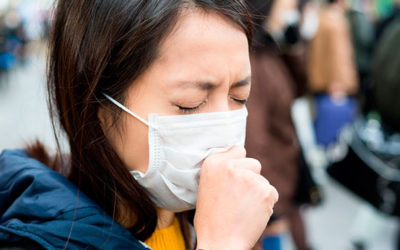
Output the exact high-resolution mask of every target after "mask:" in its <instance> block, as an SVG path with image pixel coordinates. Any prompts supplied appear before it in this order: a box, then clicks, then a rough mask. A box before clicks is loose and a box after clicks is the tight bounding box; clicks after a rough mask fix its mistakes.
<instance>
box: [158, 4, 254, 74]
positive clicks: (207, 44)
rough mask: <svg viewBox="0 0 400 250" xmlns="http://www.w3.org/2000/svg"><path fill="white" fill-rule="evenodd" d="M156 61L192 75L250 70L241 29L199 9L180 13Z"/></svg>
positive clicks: (219, 16) (217, 15)
mask: <svg viewBox="0 0 400 250" xmlns="http://www.w3.org/2000/svg"><path fill="white" fill-rule="evenodd" d="M157 61H158V63H161V64H168V65H169V66H170V67H174V66H176V67H179V68H181V69H182V70H183V69H185V70H186V71H189V72H191V73H196V72H198V73H203V72H204V71H207V72H210V73H212V72H213V71H215V72H217V71H219V72H226V70H229V71H230V72H232V71H239V70H242V71H246V70H247V71H250V63H249V47H248V40H247V37H246V34H245V32H244V30H243V29H242V28H241V27H240V26H239V25H237V24H235V23H234V22H233V21H231V20H229V19H228V18H226V17H224V16H222V15H219V14H217V13H215V12H205V11H202V10H198V9H190V10H185V11H183V13H182V14H181V15H180V17H179V18H178V22H177V24H176V26H175V27H174V29H173V30H172V32H171V33H170V34H169V35H168V36H167V37H166V38H165V39H164V41H163V42H162V43H161V45H160V48H159V58H158V60H157ZM224 70H225V71H224ZM246 73H248V72H246ZM243 74H245V73H243Z"/></svg>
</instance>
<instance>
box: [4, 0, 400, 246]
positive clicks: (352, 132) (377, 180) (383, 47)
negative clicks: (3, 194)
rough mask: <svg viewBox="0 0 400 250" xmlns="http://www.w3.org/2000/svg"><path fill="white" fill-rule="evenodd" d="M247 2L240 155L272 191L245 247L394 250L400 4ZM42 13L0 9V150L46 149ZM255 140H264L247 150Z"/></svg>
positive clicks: (22, 3)
mask: <svg viewBox="0 0 400 250" xmlns="http://www.w3.org/2000/svg"><path fill="white" fill-rule="evenodd" d="M248 2H249V5H250V6H251V7H252V11H253V13H254V14H255V21H254V22H255V23H256V25H257V27H256V34H255V43H254V48H253V52H254V53H253V55H252V66H253V71H254V72H253V76H255V77H254V81H253V92H252V96H251V99H250V101H249V104H248V109H249V124H248V126H249V128H251V131H256V132H255V134H252V133H251V132H248V136H247V141H246V146H247V147H248V151H249V155H257V156H258V157H257V158H262V159H263V161H262V163H263V167H264V165H265V166H267V167H265V169H263V174H264V175H265V176H266V177H267V178H268V179H269V180H270V181H271V183H272V184H273V185H275V186H276V187H277V188H278V191H279V192H280V193H281V201H280V204H278V207H277V211H276V217H274V218H273V219H272V221H271V223H270V225H269V226H268V228H267V230H266V232H265V233H264V235H263V237H262V238H261V239H260V242H259V245H258V246H257V247H256V249H272V250H274V249H283V250H291V249H299V250H302V249H314V250H359V249H360V250H362V249H371V250H372V249H373V250H400V233H399V232H400V222H399V216H400V1H397V0H347V1H345V0H337V1H335V0H327V1H322V0H320V1H312V0H309V1H306V0H275V1H273V0H270V1H269V0H260V1H256V0H254V1H253V0H248ZM53 4H54V2H53V1H50V0H0V151H1V150H3V149H5V148H21V147H24V146H25V145H26V144H27V143H31V142H33V140H34V139H36V138H39V139H40V140H41V141H42V142H44V143H45V145H47V146H48V148H49V149H52V150H56V143H55V141H54V136H53V130H52V126H51V122H50V117H49V112H48V110H47V94H46V41H47V38H48V34H49V29H50V28H51V16H52V6H53ZM254 90H256V91H254ZM261 103H262V105H261ZM264 117H265V119H264ZM260 120H263V121H264V120H265V121H266V123H261V122H259V121H260ZM249 130H250V129H249ZM260 134H265V135H266V137H265V138H270V139H268V140H265V141H262V142H261V144H257V143H259V142H257V143H256V142H255V141H256V140H253V138H254V137H257V136H259V135H260ZM282 159H293V160H292V161H290V162H289V161H288V160H287V161H284V160H282ZM264 163H265V164H264ZM244 216H245V215H244Z"/></svg>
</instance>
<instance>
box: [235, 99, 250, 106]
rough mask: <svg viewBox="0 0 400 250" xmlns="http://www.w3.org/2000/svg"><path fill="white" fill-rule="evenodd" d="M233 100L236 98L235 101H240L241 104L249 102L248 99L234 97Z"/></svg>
mask: <svg viewBox="0 0 400 250" xmlns="http://www.w3.org/2000/svg"><path fill="white" fill-rule="evenodd" d="M232 100H234V101H235V102H238V103H240V104H243V105H246V104H247V99H244V100H241V99H236V98H232Z"/></svg>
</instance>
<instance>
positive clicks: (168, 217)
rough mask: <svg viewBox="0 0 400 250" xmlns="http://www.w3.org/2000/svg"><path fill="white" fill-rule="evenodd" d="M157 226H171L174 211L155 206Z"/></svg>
mask: <svg viewBox="0 0 400 250" xmlns="http://www.w3.org/2000/svg"><path fill="white" fill-rule="evenodd" d="M157 215H158V221H157V228H158V229H162V228H166V227H169V226H171V225H172V224H173V223H174V218H175V213H174V212H171V211H168V210H165V209H162V208H157Z"/></svg>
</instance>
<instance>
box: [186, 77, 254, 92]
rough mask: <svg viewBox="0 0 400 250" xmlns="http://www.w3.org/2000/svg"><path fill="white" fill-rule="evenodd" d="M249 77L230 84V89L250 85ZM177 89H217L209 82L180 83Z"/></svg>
mask: <svg viewBox="0 0 400 250" xmlns="http://www.w3.org/2000/svg"><path fill="white" fill-rule="evenodd" d="M250 82H251V76H248V77H246V78H245V79H243V80H241V81H238V82H235V83H234V84H232V86H231V88H239V87H243V86H247V85H250ZM178 87H180V88H189V87H196V88H198V89H200V90H211V89H215V88H216V87H217V85H216V84H214V83H210V82H181V83H180V84H179V85H178Z"/></svg>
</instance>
